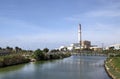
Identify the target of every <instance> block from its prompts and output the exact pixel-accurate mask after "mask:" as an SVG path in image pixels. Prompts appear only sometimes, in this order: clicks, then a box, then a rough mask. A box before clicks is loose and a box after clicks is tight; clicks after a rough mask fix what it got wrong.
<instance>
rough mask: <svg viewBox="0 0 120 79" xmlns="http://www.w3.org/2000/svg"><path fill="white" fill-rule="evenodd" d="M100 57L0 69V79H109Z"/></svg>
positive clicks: (43, 62) (73, 57) (71, 58)
mask: <svg viewBox="0 0 120 79" xmlns="http://www.w3.org/2000/svg"><path fill="white" fill-rule="evenodd" d="M105 59H106V57H101V56H71V57H68V58H64V59H60V60H51V61H42V62H31V63H28V64H23V65H17V66H11V67H6V68H1V69H0V79H110V78H109V76H108V75H107V73H106V72H105V69H104V65H103V64H104V60H105Z"/></svg>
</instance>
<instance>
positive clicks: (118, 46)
mask: <svg viewBox="0 0 120 79" xmlns="http://www.w3.org/2000/svg"><path fill="white" fill-rule="evenodd" d="M111 48H112V49H115V50H120V44H114V45H110V46H108V47H106V49H107V50H109V49H111Z"/></svg>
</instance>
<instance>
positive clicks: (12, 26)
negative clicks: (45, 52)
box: [0, 0, 120, 50]
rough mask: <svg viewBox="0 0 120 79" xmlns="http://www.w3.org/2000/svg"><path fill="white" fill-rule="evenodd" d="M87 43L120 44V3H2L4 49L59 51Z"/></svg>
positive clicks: (62, 0) (9, 0) (94, 0)
mask: <svg viewBox="0 0 120 79" xmlns="http://www.w3.org/2000/svg"><path fill="white" fill-rule="evenodd" d="M79 23H81V24H82V38H83V40H90V41H91V42H92V44H97V45H99V46H100V45H101V43H104V45H105V46H106V45H110V44H115V43H120V37H119V35H120V1H119V0H0V47H6V46H11V47H15V46H19V47H21V48H23V49H33V50H34V49H37V48H41V49H43V48H45V47H48V48H50V49H52V48H58V47H59V46H61V45H69V44H70V43H75V42H78V40H77V39H78V37H77V36H78V35H77V32H78V24H79Z"/></svg>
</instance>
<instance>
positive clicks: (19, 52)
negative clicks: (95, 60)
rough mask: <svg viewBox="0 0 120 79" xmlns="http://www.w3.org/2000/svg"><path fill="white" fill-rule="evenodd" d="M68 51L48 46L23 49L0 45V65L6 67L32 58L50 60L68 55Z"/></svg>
mask: <svg viewBox="0 0 120 79" xmlns="http://www.w3.org/2000/svg"><path fill="white" fill-rule="evenodd" d="M70 55H71V54H70V53H63V51H62V52H61V51H59V50H56V49H53V50H51V51H49V49H48V48H44V49H43V50H40V49H37V50H35V51H31V50H23V49H21V48H19V47H15V48H12V47H9V46H7V47H6V48H1V47H0V67H6V66H11V65H17V64H22V63H27V62H30V61H32V60H37V61H39V60H51V59H60V58H65V57H68V56H70Z"/></svg>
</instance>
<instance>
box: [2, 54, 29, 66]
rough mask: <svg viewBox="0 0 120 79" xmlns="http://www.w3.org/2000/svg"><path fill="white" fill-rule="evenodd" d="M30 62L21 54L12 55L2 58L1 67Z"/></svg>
mask: <svg viewBox="0 0 120 79" xmlns="http://www.w3.org/2000/svg"><path fill="white" fill-rule="evenodd" d="M29 61H30V60H29V59H27V58H25V57H24V56H22V55H20V54H12V55H6V56H1V57H0V67H5V66H11V65H17V64H22V63H27V62H29Z"/></svg>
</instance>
